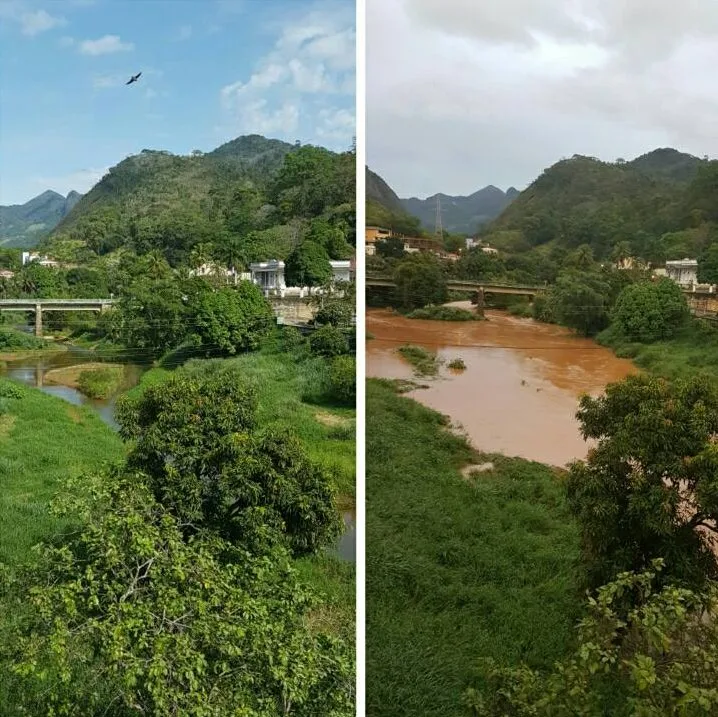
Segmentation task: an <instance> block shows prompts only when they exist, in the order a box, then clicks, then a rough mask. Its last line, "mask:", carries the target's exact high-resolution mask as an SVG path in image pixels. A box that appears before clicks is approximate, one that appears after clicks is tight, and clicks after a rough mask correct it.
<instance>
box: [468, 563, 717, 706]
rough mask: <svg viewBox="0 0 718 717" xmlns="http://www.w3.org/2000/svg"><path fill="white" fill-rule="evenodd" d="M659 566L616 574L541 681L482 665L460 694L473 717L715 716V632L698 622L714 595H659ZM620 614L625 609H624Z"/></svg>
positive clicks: (521, 671) (528, 672) (525, 671)
mask: <svg viewBox="0 0 718 717" xmlns="http://www.w3.org/2000/svg"><path fill="white" fill-rule="evenodd" d="M661 567H662V563H661V561H660V560H658V561H655V562H654V563H653V565H652V566H651V569H650V570H647V571H645V572H642V573H638V574H637V573H630V572H627V573H622V574H621V575H619V576H618V577H617V578H616V579H615V580H614V581H613V582H611V583H610V584H608V585H605V586H603V587H601V588H600V589H599V590H598V592H597V594H596V595H595V597H594V596H592V597H590V598H589V600H588V606H587V607H588V614H587V616H586V617H585V618H584V619H583V620H582V621H581V622H580V624H579V626H578V631H577V632H578V640H577V646H576V648H575V650H574V652H573V654H572V655H570V656H569V657H568V658H566V659H564V660H563V661H562V662H560V663H559V664H558V665H557V666H556V669H555V670H554V671H553V672H551V673H549V674H542V673H540V672H538V671H536V670H533V669H531V668H530V667H528V666H526V665H522V666H520V667H509V668H502V667H497V666H496V665H495V664H493V663H492V662H491V661H487V662H485V663H484V665H483V670H482V672H483V676H484V677H485V679H486V681H487V687H486V689H485V690H483V691H481V692H480V691H478V690H476V689H473V688H472V689H469V690H467V692H466V693H465V694H464V704H465V705H466V707H467V708H468V710H469V714H471V715H475V716H476V717H573V716H574V715H585V717H600V716H602V715H612V717H639V716H640V717H708V716H709V715H713V714H718V690H717V689H716V684H718V661H716V659H715V655H716V651H718V627H717V626H716V621H715V620H714V619H708V620H704V619H703V616H704V614H705V613H704V610H705V609H706V607H708V606H712V605H715V602H716V599H718V592H717V591H716V588H715V586H711V587H710V588H709V589H708V590H706V591H705V592H703V593H696V592H693V591H691V590H687V589H682V588H679V587H675V586H665V587H663V588H659V587H658V586H656V584H655V576H656V573H657V572H659V571H660V570H661ZM626 606H627V607H626Z"/></svg>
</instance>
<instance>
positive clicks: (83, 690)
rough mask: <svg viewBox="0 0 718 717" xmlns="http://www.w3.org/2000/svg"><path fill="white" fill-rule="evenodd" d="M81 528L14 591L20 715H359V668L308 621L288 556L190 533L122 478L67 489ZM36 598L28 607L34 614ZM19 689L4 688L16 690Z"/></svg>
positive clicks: (14, 676)
mask: <svg viewBox="0 0 718 717" xmlns="http://www.w3.org/2000/svg"><path fill="white" fill-rule="evenodd" d="M68 488H69V490H67V496H66V497H63V498H60V499H58V500H57V501H56V502H55V505H54V513H55V514H56V515H58V516H59V517H62V518H64V519H66V520H68V519H69V520H70V521H71V522H72V523H73V524H74V525H77V523H78V521H79V522H80V525H79V527H78V528H77V529H75V530H74V531H73V532H72V533H71V534H70V535H69V537H68V536H63V537H64V542H63V543H62V544H57V543H53V542H51V543H46V544H44V545H43V546H42V549H41V553H40V558H39V560H38V561H37V562H36V563H33V564H32V566H31V567H28V568H27V569H26V570H24V571H22V572H21V573H20V575H19V576H17V577H16V580H15V582H14V583H13V584H11V586H10V588H11V590H9V591H8V593H9V594H10V596H11V597H12V600H11V602H10V605H7V603H6V609H12V611H13V612H14V614H15V616H16V619H14V620H13V621H12V622H11V623H8V626H9V630H10V631H11V633H12V634H10V635H4V640H3V645H2V650H3V652H4V653H5V655H3V657H5V658H7V661H6V660H3V662H4V664H5V665H7V664H8V663H9V666H10V669H9V672H10V675H7V676H6V675H4V677H3V679H4V680H6V679H7V680H8V681H9V680H12V681H13V682H14V685H13V686H14V687H15V689H14V690H11V692H12V694H13V696H14V697H15V698H16V700H17V703H19V704H15V705H12V706H11V705H8V704H5V705H4V707H6V708H7V707H16V708H18V709H19V710H20V711H19V712H18V714H33V715H39V714H44V715H49V714H57V715H60V714H63V715H99V714H108V715H110V714H111V715H116V716H117V717H119V716H120V715H122V717H125V716H128V717H129V715H138V717H139V716H140V715H152V716H153V717H161V716H164V715H175V716H176V717H180V716H181V715H208V716H209V715H229V714H243V715H247V717H275V716H276V717H280V716H285V715H288V714H291V715H296V716H297V717H315V715H319V714H322V715H331V716H333V717H349V715H351V714H353V710H352V679H353V675H352V672H351V666H352V661H351V657H350V655H349V654H348V652H347V651H346V649H345V648H344V647H343V646H342V645H341V644H340V643H339V642H338V641H337V640H336V639H335V638H333V637H331V636H329V635H327V634H325V633H324V632H323V631H322V630H321V629H318V628H317V627H316V626H310V624H309V621H308V613H309V611H310V610H311V609H312V608H313V607H314V605H315V604H316V600H315V598H314V596H313V595H312V594H311V593H309V592H308V591H307V590H306V589H305V588H304V587H302V585H301V584H300V582H299V580H298V578H297V575H296V573H295V572H294V570H293V568H292V567H291V566H290V563H289V561H288V559H287V556H286V554H285V553H283V552H282V551H281V550H278V551H274V552H272V553H270V554H265V555H261V556H255V555H252V554H250V553H247V552H246V551H243V550H239V549H237V548H235V547H233V546H232V545H230V544H228V543H226V542H224V541H222V540H221V539H219V538H217V537H215V536H212V535H207V534H205V535H202V536H199V535H197V536H193V537H192V538H190V539H189V540H188V539H186V537H185V534H184V531H183V529H182V526H181V525H180V524H179V523H178V521H177V519H176V517H175V516H173V515H172V514H170V513H169V512H168V511H167V510H166V509H165V508H164V507H163V506H162V505H160V504H159V503H158V502H157V501H156V500H155V498H154V497H153V496H152V494H151V493H150V491H149V490H147V488H146V487H145V486H144V485H143V483H142V481H141V480H137V477H136V476H134V475H132V474H130V473H126V472H123V471H117V470H116V471H114V472H113V473H112V474H111V475H108V476H98V477H87V476H86V477H83V478H82V479H81V480H78V481H77V482H75V483H74V484H73V483H70V484H69V486H68ZM28 604H29V606H30V609H29V610H28V609H27V608H28ZM7 694H9V693H6V695H7Z"/></svg>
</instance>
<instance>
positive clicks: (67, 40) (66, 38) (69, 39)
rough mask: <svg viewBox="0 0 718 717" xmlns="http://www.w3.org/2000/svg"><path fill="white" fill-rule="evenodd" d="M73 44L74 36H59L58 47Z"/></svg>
mask: <svg viewBox="0 0 718 717" xmlns="http://www.w3.org/2000/svg"><path fill="white" fill-rule="evenodd" d="M74 44H75V38H74V37H70V36H69V35H64V36H63V37H61V38H60V47H72V46H73V45H74Z"/></svg>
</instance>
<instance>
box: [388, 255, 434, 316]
mask: <svg viewBox="0 0 718 717" xmlns="http://www.w3.org/2000/svg"><path fill="white" fill-rule="evenodd" d="M394 283H395V284H396V292H395V295H396V299H397V301H398V303H399V306H400V307H402V308H405V309H418V308H420V307H422V306H426V305H427V304H442V303H443V302H444V301H446V297H447V290H446V275H445V274H444V272H443V270H442V267H441V264H440V262H439V261H438V260H437V259H436V258H435V257H434V256H433V255H431V254H410V255H409V256H408V257H407V258H406V259H404V260H403V261H402V262H400V263H399V265H398V266H397V267H396V269H395V270H394Z"/></svg>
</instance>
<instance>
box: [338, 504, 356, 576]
mask: <svg viewBox="0 0 718 717" xmlns="http://www.w3.org/2000/svg"><path fill="white" fill-rule="evenodd" d="M342 519H343V520H344V534H343V535H342V537H341V538H339V544H338V545H337V548H336V550H337V553H339V556H340V557H341V558H343V559H344V560H349V561H351V562H352V563H353V562H355V561H356V559H357V533H356V512H355V511H353V510H352V511H346V512H345V513H343V514H342Z"/></svg>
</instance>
